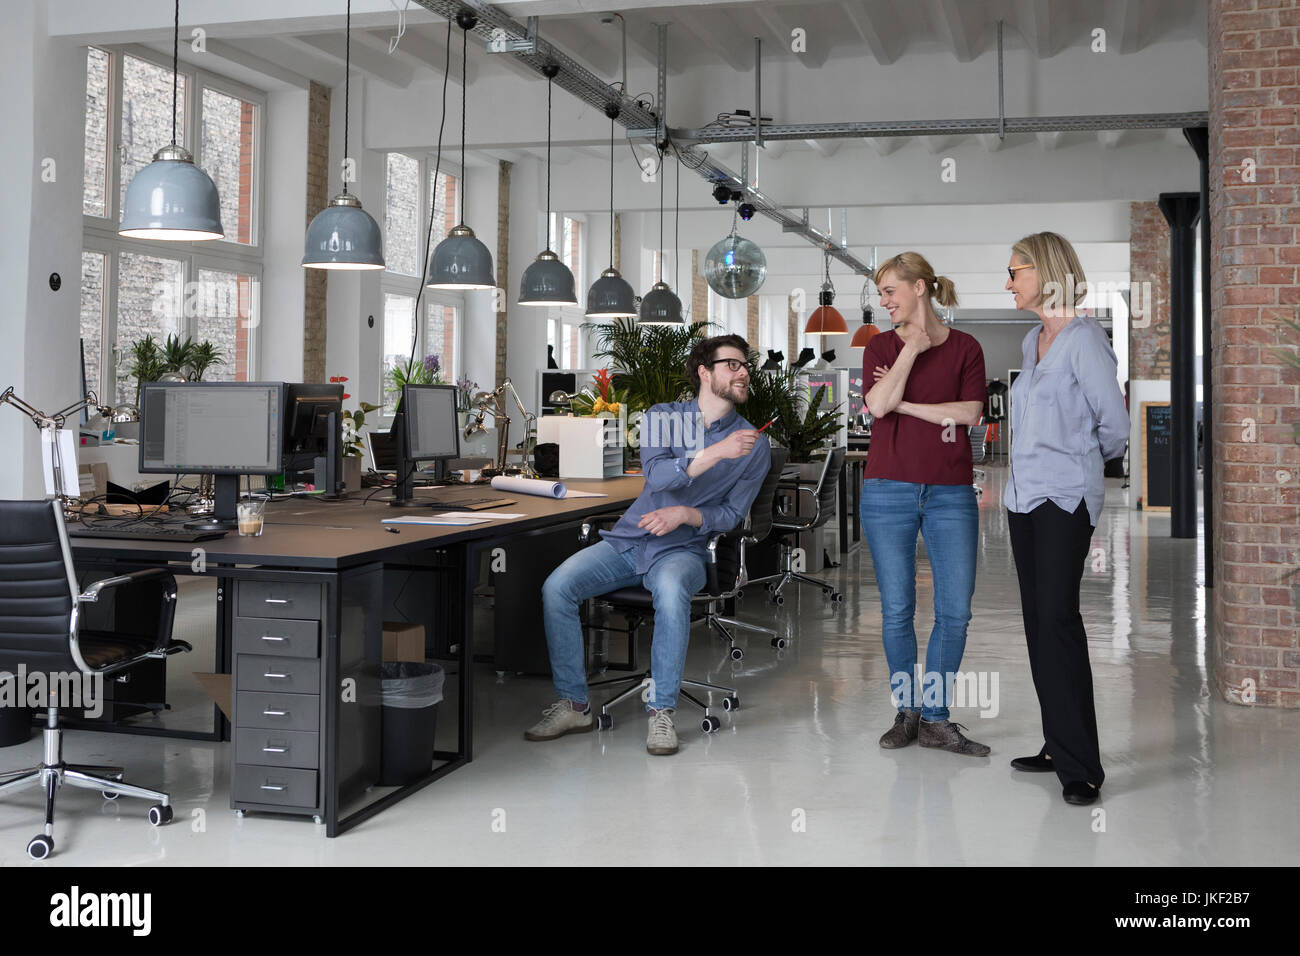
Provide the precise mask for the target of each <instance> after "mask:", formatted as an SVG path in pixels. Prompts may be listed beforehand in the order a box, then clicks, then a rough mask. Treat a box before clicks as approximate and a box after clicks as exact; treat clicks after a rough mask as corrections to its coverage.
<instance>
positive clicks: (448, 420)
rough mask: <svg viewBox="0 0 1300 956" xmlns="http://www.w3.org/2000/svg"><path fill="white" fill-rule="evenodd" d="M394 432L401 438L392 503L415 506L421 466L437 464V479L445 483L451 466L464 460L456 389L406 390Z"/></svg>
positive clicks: (417, 387) (415, 387) (426, 387)
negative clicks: (417, 473) (418, 466)
mask: <svg viewBox="0 0 1300 956" xmlns="http://www.w3.org/2000/svg"><path fill="white" fill-rule="evenodd" d="M392 430H393V432H394V434H396V436H397V461H396V466H397V467H396V470H397V489H396V491H395V492H394V494H393V498H392V500H391V501H390V502H389V503H390V504H392V505H396V506H401V505H405V504H409V503H410V502H411V476H412V473H413V472H414V470H415V465H416V463H417V462H421V461H433V462H435V463H436V471H435V473H434V474H435V477H436V478H438V479H442V478H445V477H446V466H447V462H448V461H450V460H451V459H453V458H459V457H460V427H459V422H458V421H457V418H456V386H454V385H406V386H403V388H402V398H401V402H400V404H399V405H398V408H397V414H396V415H395V416H394V418H393V429H392Z"/></svg>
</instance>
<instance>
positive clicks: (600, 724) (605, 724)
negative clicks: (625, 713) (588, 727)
mask: <svg viewBox="0 0 1300 956" xmlns="http://www.w3.org/2000/svg"><path fill="white" fill-rule="evenodd" d="M613 726H614V717H613V715H612V714H597V715H596V729H597V730H609V728H611V727H613Z"/></svg>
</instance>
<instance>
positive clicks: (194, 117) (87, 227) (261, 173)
mask: <svg viewBox="0 0 1300 956" xmlns="http://www.w3.org/2000/svg"><path fill="white" fill-rule="evenodd" d="M91 46H93V47H95V48H96V49H98V50H102V51H103V52H105V53H107V54H108V57H109V62H108V84H109V89H108V130H107V136H106V146H105V148H106V151H107V160H106V164H105V165H106V171H105V215H104V216H93V215H88V214H87V213H85V212H84V200H83V212H82V242H81V246H82V250H83V251H85V252H93V253H98V254H102V255H105V257H106V260H105V269H104V275H105V278H104V317H103V323H102V326H101V332H100V334H101V342H100V380H99V381H98V382H95V383H90V382H87V383H86V384H87V387H88V388H90V389H92V390H93V391H94V392H95V394H96V395H98V396H100V398H101V401H104V400H106V397H111V396H115V395H116V393H117V379H118V365H119V362H120V357H121V355H122V354H123V352H124V351H125V349H126V347H127V344H128V343H122V342H119V341H118V339H117V321H118V303H119V299H120V277H119V269H120V259H121V255H122V254H123V253H132V254H136V255H143V256H153V257H158V258H168V259H177V260H179V261H180V262H181V264H182V281H183V282H184V283H185V286H184V288H185V289H186V290H187V291H188V289H189V288H190V283H193V282H195V281H197V278H198V274H199V271H200V270H202V269H209V270H216V271H222V272H234V273H238V274H241V275H247V276H249V277H250V278H251V279H252V282H253V285H254V288H255V289H256V290H258V291H256V292H255V294H254V301H255V303H256V304H257V306H258V309H257V312H255V313H254V315H253V316H251V319H250V324H249V327H248V378H249V381H256V380H257V378H258V370H259V365H260V361H259V360H260V352H261V349H260V335H259V332H260V326H261V323H262V320H263V319H264V318H265V316H264V314H263V313H262V310H261V308H260V305H261V293H260V289H261V285H262V278H263V258H264V252H265V236H264V232H265V216H264V215H263V203H264V198H265V196H266V165H267V164H266V158H265V150H266V124H267V100H268V96H267V94H266V93H264V92H262V91H260V90H255V89H253V88H252V87H248V86H245V85H244V84H242V83H239V82H237V81H235V80H231V79H228V78H226V77H223V76H220V75H218V74H216V73H211V72H209V71H207V70H203V69H200V68H197V67H189V66H186V65H185V64H181V65H180V70H179V72H180V73H181V74H183V75H184V76H185V77H186V82H185V123H184V126H183V128H182V132H181V140H182V142H184V143H187V144H190V145H188V146H186V148H187V149H189V150H190V153H191V154H192V155H193V156H194V162H195V164H196V165H198V166H200V167H202V165H203V152H202V142H201V139H202V137H201V135H200V128H201V126H200V124H201V123H202V108H203V105H202V104H203V91H204V90H205V89H211V90H213V91H215V92H218V93H222V94H224V95H226V96H233V97H236V98H238V99H242V100H245V101H248V102H251V103H253V104H254V105H255V106H256V107H257V120H256V122H255V124H254V130H253V175H252V183H253V196H252V203H251V206H252V219H253V222H252V229H251V232H250V235H251V241H250V242H249V243H247V244H245V243H240V242H235V241H233V240H225V239H217V240H213V241H210V242H160V241H159V240H156V239H132V238H128V237H126V236H120V235H118V232H117V229H118V224H119V223H120V222H121V197H122V182H121V176H122V152H121V144H120V142H119V140H120V138H121V130H122V100H123V97H122V83H123V61H124V58H125V57H128V56H131V57H136V58H137V59H141V60H144V61H146V62H148V63H151V64H153V65H154V66H157V67H160V68H162V69H165V70H167V71H170V70H171V60H170V58H168V57H165V56H163V55H161V54H159V53H156V52H154V51H153V50H150V49H148V48H146V47H142V46H139V45H137V44H87V45H86V48H87V49H88V48H89V47H91ZM85 79H86V77H85V69H84V61H83V76H82V80H83V105H84V83H85ZM83 128H84V116H83ZM164 145H166V144H164V143H159V144H158V146H159V147H161V146H164ZM84 152H85V142H84V139H83V142H82V153H83V156H84ZM82 190H83V196H84V190H85V182H84V171H83V181H82ZM223 225H224V224H223ZM78 272H80V267H78ZM202 318H203V317H202V316H198V315H195V316H186V315H185V314H184V313H183V312H182V314H181V316H180V328H181V335H190V336H193V337H194V338H195V339H196V340H198V339H199V323H200V321H201V320H202Z"/></svg>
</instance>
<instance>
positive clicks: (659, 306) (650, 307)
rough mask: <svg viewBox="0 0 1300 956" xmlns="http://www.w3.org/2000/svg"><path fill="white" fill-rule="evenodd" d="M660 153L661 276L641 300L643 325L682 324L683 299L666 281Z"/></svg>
mask: <svg viewBox="0 0 1300 956" xmlns="http://www.w3.org/2000/svg"><path fill="white" fill-rule="evenodd" d="M666 155H667V153H666V152H664V153H660V154H659V276H658V280H659V281H657V282H656V283H655V284H654V285H652V286H651V287H650V291H649V292H647V293H646V294H645V297H644V298H643V299H642V300H641V315H640V318H639V320H638V321H639V322H640V324H641V325H681V324H682V300H681V299H679V298H677V294H676V293H675V292H673V290H672V289H671V288H669V286H668V283H666V282H664V177H663V164H664V162H663V161H664V156H666ZM681 175H682V174H681V170H680V169H678V171H677V184H678V189H679V190H680V188H681Z"/></svg>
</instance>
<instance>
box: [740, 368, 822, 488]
mask: <svg viewBox="0 0 1300 956" xmlns="http://www.w3.org/2000/svg"><path fill="white" fill-rule="evenodd" d="M753 358H755V356H754V354H753V353H751V360H753ZM805 387H806V386H805V382H804V380H803V379H802V378H801V377H800V375H799V373H798V372H797V371H794V370H793V369H784V370H781V371H773V372H755V373H754V374H753V375H751V376H750V379H749V400H748V401H747V402H745V404H744V405H743V406H741V409H740V410H741V412H742V414H744V416H745V419H746V420H747V421H748V422H749V423H750V424H751V425H754V426H755V427H758V428H762V427H763V426H764V425H766V424H767V423H768V422H769V421H771V422H772V425H771V427H769V428H768V430H767V432H766V434H767V435H769V436H770V437H771V440H772V441H773V442H774V443H775V444H777V445H780V446H782V447H783V448H786V449H788V450H789V452H790V457H789V461H790V462H791V463H795V462H806V461H811V460H812V453H813V452H814V451H816V450H817V449H819V448H821V447H822V446H823V445H824V444H825V442H826V440H827V439H828V438H831V437H833V436H834V435H835V433H836V432H837V431H838V430H839V427H840V415H839V409H840V406H839V405H838V404H837V405H834V406H832V407H830V408H826V409H823V407H822V406H823V404H824V402H825V400H826V386H824V385H823V386H821V387H819V388H818V389H817V391H816V392H814V393H813V395H812V397H811V398H810V399H809V400H808V402H807V403H806V407H805V408H804V409H803V410H802V411H801V410H800V407H799V406H800V404H801V402H800V394H801V392H802V391H803V389H804V388H805Z"/></svg>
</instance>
